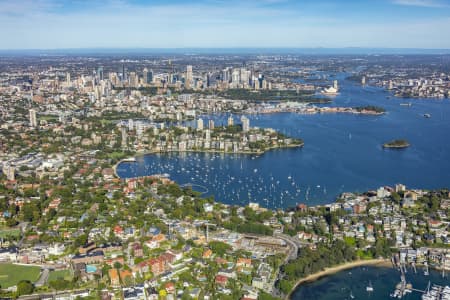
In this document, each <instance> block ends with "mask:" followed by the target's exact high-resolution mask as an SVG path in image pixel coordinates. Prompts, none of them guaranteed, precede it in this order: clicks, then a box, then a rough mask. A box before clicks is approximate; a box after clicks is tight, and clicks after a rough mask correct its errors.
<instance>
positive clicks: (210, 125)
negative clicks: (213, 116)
mask: <svg viewBox="0 0 450 300" xmlns="http://www.w3.org/2000/svg"><path fill="white" fill-rule="evenodd" d="M208 128H209V129H210V130H213V129H214V120H209V121H208Z"/></svg>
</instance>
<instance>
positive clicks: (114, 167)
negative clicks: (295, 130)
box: [112, 142, 305, 179]
mask: <svg viewBox="0 0 450 300" xmlns="http://www.w3.org/2000/svg"><path fill="white" fill-rule="evenodd" d="M303 146H305V142H302V143H300V144H290V145H284V146H281V147H278V146H277V147H275V146H274V147H269V148H267V149H265V150H264V151H238V152H224V151H218V150H183V151H180V150H164V151H155V150H153V151H144V152H135V153H134V154H133V155H132V156H133V157H136V156H145V155H151V154H159V153H217V154H243V155H261V154H264V153H266V152H267V151H271V150H276V149H288V148H303ZM126 160H127V158H124V159H121V160H119V161H118V162H117V163H116V164H115V165H114V166H113V167H112V169H113V171H114V176H116V177H117V178H120V179H122V178H121V177H120V176H119V175H118V174H117V167H118V166H119V165H120V164H121V163H123V162H125V161H126ZM129 178H135V177H129Z"/></svg>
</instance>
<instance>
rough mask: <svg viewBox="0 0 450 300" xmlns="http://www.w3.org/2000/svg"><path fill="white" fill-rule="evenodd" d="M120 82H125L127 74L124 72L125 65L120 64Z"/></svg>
mask: <svg viewBox="0 0 450 300" xmlns="http://www.w3.org/2000/svg"><path fill="white" fill-rule="evenodd" d="M122 81H123V82H125V81H127V73H126V71H125V64H122Z"/></svg>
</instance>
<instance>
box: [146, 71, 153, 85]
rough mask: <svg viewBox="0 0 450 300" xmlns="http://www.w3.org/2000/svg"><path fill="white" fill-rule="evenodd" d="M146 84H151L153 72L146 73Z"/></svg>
mask: <svg viewBox="0 0 450 300" xmlns="http://www.w3.org/2000/svg"><path fill="white" fill-rule="evenodd" d="M147 83H153V70H150V71H149V72H148V73H147Z"/></svg>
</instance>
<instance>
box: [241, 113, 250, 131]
mask: <svg viewBox="0 0 450 300" xmlns="http://www.w3.org/2000/svg"><path fill="white" fill-rule="evenodd" d="M241 122H242V131H244V132H248V131H249V130H250V120H249V119H248V118H247V117H246V116H242V117H241Z"/></svg>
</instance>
